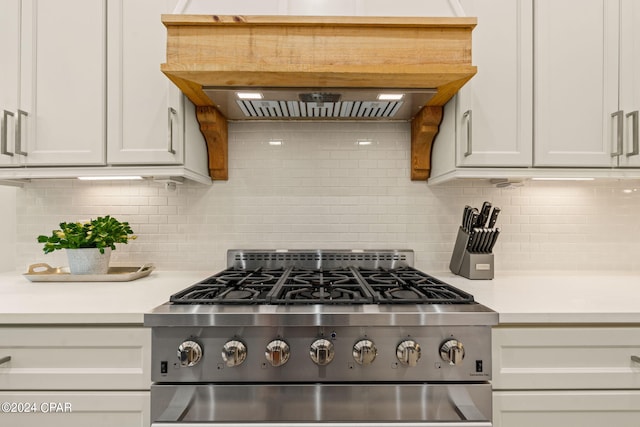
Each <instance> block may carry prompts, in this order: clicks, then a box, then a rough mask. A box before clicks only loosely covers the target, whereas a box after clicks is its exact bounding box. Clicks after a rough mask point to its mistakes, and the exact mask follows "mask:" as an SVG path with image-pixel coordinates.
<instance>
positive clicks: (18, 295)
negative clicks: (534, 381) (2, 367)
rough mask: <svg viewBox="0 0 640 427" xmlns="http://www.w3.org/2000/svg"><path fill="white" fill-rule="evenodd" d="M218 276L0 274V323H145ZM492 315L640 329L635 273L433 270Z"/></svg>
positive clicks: (505, 320) (512, 320)
mask: <svg viewBox="0 0 640 427" xmlns="http://www.w3.org/2000/svg"><path fill="white" fill-rule="evenodd" d="M214 273H216V271H158V270H154V271H153V272H151V274H150V275H149V276H147V277H143V278H141V279H137V280H133V281H130V282H30V281H29V280H27V279H26V278H25V277H23V276H22V275H21V274H17V273H15V272H9V273H0V324H78V323H82V324H127V325H142V323H143V320H144V313H145V312H149V311H151V310H152V309H153V308H155V307H157V306H159V305H161V304H163V303H165V302H167V301H168V299H169V296H170V295H171V294H173V293H175V292H177V291H179V290H181V289H184V288H186V287H187V286H189V285H192V284H194V283H196V282H198V281H200V280H202V279H204V278H206V277H209V276H211V275H212V274H214ZM432 275H433V276H435V277H437V278H439V279H440V280H442V281H444V282H447V283H449V284H451V285H453V286H456V287H458V288H460V289H462V290H464V291H466V292H469V293H471V294H472V295H473V296H474V298H475V300H476V301H478V302H479V303H481V304H484V305H486V306H487V307H489V308H491V309H493V310H495V311H497V312H498V313H499V316H500V323H502V324H532V323H533V324H559V323H563V324H567V323H572V324H574V323H583V324H594V323H608V324H620V323H636V324H640V274H611V273H594V274H590V275H578V274H570V273H547V274H543V273H500V272H497V273H496V278H494V279H493V280H468V279H465V278H463V277H459V276H456V275H454V274H452V273H449V272H446V273H432Z"/></svg>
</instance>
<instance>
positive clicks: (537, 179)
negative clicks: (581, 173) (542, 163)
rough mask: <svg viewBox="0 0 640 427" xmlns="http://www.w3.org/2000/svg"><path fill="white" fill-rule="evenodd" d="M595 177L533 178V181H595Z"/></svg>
mask: <svg viewBox="0 0 640 427" xmlns="http://www.w3.org/2000/svg"><path fill="white" fill-rule="evenodd" d="M594 179H595V178H565V177H562V178H531V180H532V181H593V180H594Z"/></svg>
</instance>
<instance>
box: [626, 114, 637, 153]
mask: <svg viewBox="0 0 640 427" xmlns="http://www.w3.org/2000/svg"><path fill="white" fill-rule="evenodd" d="M626 117H631V119H632V122H631V138H632V139H631V140H632V141H633V142H632V143H633V149H632V150H631V152H629V153H627V157H631V156H637V155H638V154H640V146H639V144H638V110H636V111H632V112H630V113H628V114H627V115H626Z"/></svg>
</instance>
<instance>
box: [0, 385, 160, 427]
mask: <svg viewBox="0 0 640 427" xmlns="http://www.w3.org/2000/svg"><path fill="white" fill-rule="evenodd" d="M0 402H3V403H4V404H5V406H6V407H7V408H8V409H9V410H8V412H4V411H2V412H0V420H1V421H0V422H1V423H3V424H2V425H3V426H4V425H6V426H13V427H18V426H19V427H32V426H33V427H42V426H64V427H87V426H91V427H114V426H122V427H125V426H126V427H149V425H150V417H149V410H148V409H147V408H149V406H150V403H149V392H148V391H147V392H133V391H121V392H97V391H75V392H57V391H46V392H15V391H11V392H6V391H5V392H3V391H0ZM7 405H8V406H7ZM25 408H29V409H28V411H29V412H24V411H25Z"/></svg>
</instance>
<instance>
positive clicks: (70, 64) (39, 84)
mask: <svg viewBox="0 0 640 427" xmlns="http://www.w3.org/2000/svg"><path fill="white" fill-rule="evenodd" d="M105 11H106V0H56V1H50V0H23V1H22V12H21V15H22V19H21V37H22V40H21V44H20V46H21V51H20V57H21V60H20V64H21V68H20V79H21V81H20V99H19V104H20V105H19V108H20V111H19V112H16V115H17V118H16V127H19V130H18V132H16V135H17V134H18V133H19V134H20V138H16V139H20V140H17V141H16V145H19V146H20V151H22V152H23V154H22V156H24V157H25V159H26V163H27V164H29V165H80V164H86V165H92V164H104V161H105V155H104V147H105V139H106V138H105V135H106V122H105V121H106V112H105V109H106V88H105V82H106V80H105V74H106V40H105V36H106V13H105ZM16 151H18V150H17V149H16Z"/></svg>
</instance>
